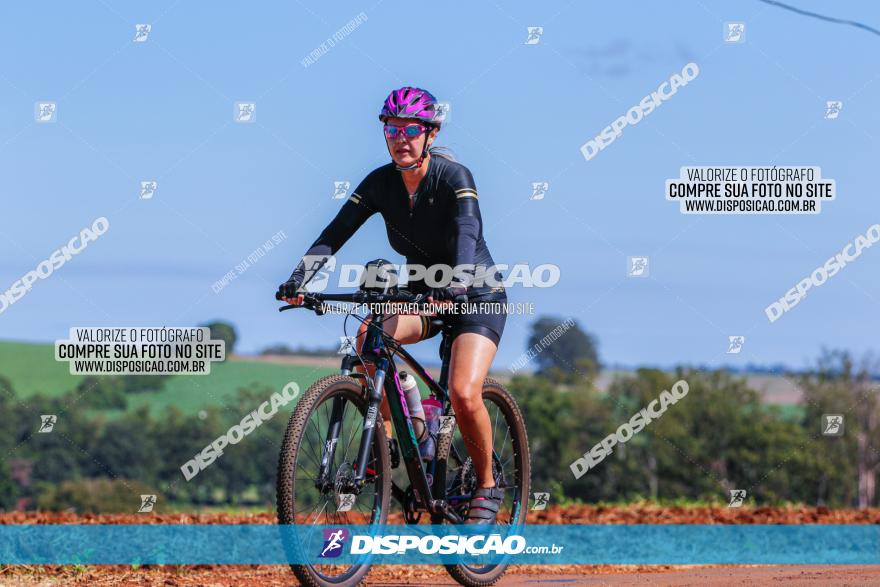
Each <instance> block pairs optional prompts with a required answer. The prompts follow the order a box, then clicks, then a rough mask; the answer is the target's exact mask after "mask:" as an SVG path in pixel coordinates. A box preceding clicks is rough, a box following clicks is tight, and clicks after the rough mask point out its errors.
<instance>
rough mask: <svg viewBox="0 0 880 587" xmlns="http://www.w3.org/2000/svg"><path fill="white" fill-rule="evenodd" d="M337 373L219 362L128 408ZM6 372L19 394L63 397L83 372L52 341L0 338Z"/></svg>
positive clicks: (157, 408) (193, 407)
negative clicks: (74, 370) (59, 356)
mask: <svg viewBox="0 0 880 587" xmlns="http://www.w3.org/2000/svg"><path fill="white" fill-rule="evenodd" d="M335 372H337V369H334V368H329V367H312V366H308V365H276V364H271V363H264V362H260V361H247V360H235V361H228V362H225V363H213V364H212V365H211V373H210V374H209V375H199V376H196V375H178V376H174V377H171V378H170V379H169V380H167V381H166V383H165V387H164V388H163V389H162V391H160V392H155V393H141V394H129V396H128V409H129V410H133V409H135V408H137V407H139V406H141V405H147V406H149V407H150V412H151V413H152V414H154V415H156V414H158V413H160V412H162V411H163V410H164V409H165V407H166V406H170V405H174V406H177V407H178V408H180V409H181V410H182V411H184V412H185V413H193V412H195V411H197V410H199V409H201V408H206V407H208V406H212V405H215V406H216V405H222V404H224V403H226V402H227V401H230V400H232V399H234V398H235V395H236V392H237V390H238V389H239V388H242V387H249V386H252V385H253V384H258V385H264V386H269V387H270V388H272V389H274V390H280V389H281V388H282V387H283V386H284V385H285V384H287V383H288V382H290V381H295V382H296V383H297V384H298V385H299V386H300V388H301V389H303V391H304V390H305V389H306V388H307V387H308V386H309V385H311V384H312V382H314V381H315V380H316V379H318V378H319V377H323V376H324V375H329V374H331V373H335ZM0 375H2V376H4V377H6V378H8V379H9V380H10V381H11V382H12V386H13V388H14V389H15V392H16V395H18V397H19V398H22V399H24V398H27V397H30V396H32V395H34V394H36V393H42V394H45V395H49V396H59V395H62V394H64V393H66V392H68V391H71V390H73V389H75V388H76V386H77V384H78V383H79V382H80V381H81V380H82V379H83V376H82V375H71V374H70V372H69V367H68V363H67V362H58V361H56V360H55V348H54V346H53V345H51V344H34V343H21V342H0Z"/></svg>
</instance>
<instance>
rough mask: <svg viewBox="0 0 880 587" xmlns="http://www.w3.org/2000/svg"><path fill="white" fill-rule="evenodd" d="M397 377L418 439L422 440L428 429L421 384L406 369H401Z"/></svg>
mask: <svg viewBox="0 0 880 587" xmlns="http://www.w3.org/2000/svg"><path fill="white" fill-rule="evenodd" d="M397 378H398V379H399V380H400V389H401V390H402V391H403V395H404V396H405V397H406V407H407V409H408V410H409V418H410V420H412V427H413V431H414V432H415V433H416V440H418V441H419V442H421V441H422V440H424V438H425V437H426V436H427V430H426V428H425V410H424V409H423V408H422V395H421V393H420V392H419V384H418V382H417V381H416V378H415V377H413V376H412V375H410V374H409V373H407V372H406V371H401V372H400V374H399V375H398V376H397Z"/></svg>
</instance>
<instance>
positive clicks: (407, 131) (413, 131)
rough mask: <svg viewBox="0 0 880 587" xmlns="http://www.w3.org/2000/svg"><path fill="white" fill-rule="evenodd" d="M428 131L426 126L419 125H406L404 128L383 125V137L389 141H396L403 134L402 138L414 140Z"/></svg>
mask: <svg viewBox="0 0 880 587" xmlns="http://www.w3.org/2000/svg"><path fill="white" fill-rule="evenodd" d="M427 130H428V127H427V126H424V125H421V124H407V125H406V126H392V125H390V124H386V125H385V136H386V137H388V138H389V139H396V138H397V137H398V136H400V133H401V132H403V136H405V137H406V138H408V139H414V138H416V137H417V136H420V135H422V134H424V133H425V132H426V131H427Z"/></svg>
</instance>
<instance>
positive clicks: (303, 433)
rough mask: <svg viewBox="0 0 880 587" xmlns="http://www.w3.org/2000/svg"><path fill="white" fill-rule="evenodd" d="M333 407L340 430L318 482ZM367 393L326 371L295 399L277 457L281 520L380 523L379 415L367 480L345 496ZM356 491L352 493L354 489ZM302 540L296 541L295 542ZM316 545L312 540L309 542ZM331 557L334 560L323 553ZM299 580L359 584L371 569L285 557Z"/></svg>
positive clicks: (386, 493) (383, 458) (384, 510)
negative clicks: (290, 560)
mask: <svg viewBox="0 0 880 587" xmlns="http://www.w3.org/2000/svg"><path fill="white" fill-rule="evenodd" d="M334 406H335V407H336V412H337V414H340V415H341V416H340V418H339V423H340V428H339V433H338V435H337V442H336V443H335V450H334V452H333V461H332V462H331V463H330V468H329V475H328V476H327V477H326V478H325V480H324V482H322V483H319V479H318V478H319V469H320V463H321V460H322V457H323V451H324V450H326V449H327V448H328V447H327V446H326V444H328V443H327V442H326V441H327V433H328V430H329V429H330V425H331V423H332V421H333V418H332V417H331V416H332V414H333V413H334ZM366 411H367V400H366V398H365V397H364V391H363V388H362V387H361V385H360V383H358V382H357V381H356V380H354V379H352V378H351V377H347V376H343V375H331V376H328V377H324V378H322V379H319V380H318V381H316V382H315V383H314V384H313V385H312V386H311V387H310V388H309V389H308V391H306V393H305V394H304V395H303V397H302V399H301V400H300V401H299V403H298V404H297V406H296V409H295V410H294V412H293V414H292V415H291V416H290V421H289V422H288V424H287V431H286V433H285V435H284V442H283V444H282V446H281V455H280V458H279V462H278V488H277V489H278V491H277V500H278V504H277V505H278V523H279V524H318V525H348V524H371V525H375V524H384V523H385V521H386V520H387V518H388V502H389V499H390V497H391V457H390V454H389V452H388V441H387V440H386V439H385V427H384V426H383V425H382V417H381V416H378V415H377V417H376V423H375V434H374V436H373V440H374V442H373V447H372V451H371V453H370V458H369V459H368V461H367V463H368V464H367V479H366V483H365V485H364V486H363V488H362V489H361V491H360V493H358V494H356V495H355V496H354V500H353V502H352V501H350V500H349V499H348V498H341V499H340V498H339V497H338V496H339V495H346V494H348V491H350V489H346V488H347V487H351V485H350V480H351V479H352V478H353V475H354V468H353V465H356V464H357V451H358V447H359V446H360V439H361V436H362V434H363V425H364V415H365V414H366ZM352 495H354V494H352ZM302 547H305V545H297V548H302ZM310 548H311V549H314V548H315V546H314V545H310ZM328 560H332V559H328ZM290 566H291V569H293V572H294V574H295V575H296V577H297V578H298V579H299V580H300V582H302V584H303V585H310V586H312V587H331V586H333V587H349V586H352V585H357V584H359V583H360V582H361V581H362V580H363V579H364V577H366V576H367V573H369V572H370V565H369V564H353V565H333V564H328V565H313V564H291V565H290Z"/></svg>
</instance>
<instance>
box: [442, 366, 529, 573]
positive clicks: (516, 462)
mask: <svg viewBox="0 0 880 587" xmlns="http://www.w3.org/2000/svg"><path fill="white" fill-rule="evenodd" d="M483 403H484V404H485V405H486V409H487V410H488V412H489V419H490V421H491V422H492V448H493V451H492V472H493V475H494V477H495V484H496V485H497V486H498V487H500V488H502V489H503V490H504V499H503V501H502V503H501V508H500V509H499V511H498V517H497V520H496V523H497V524H498V525H510V526H519V525H521V524H523V523H525V519H526V514H527V510H528V499H529V487H530V483H531V467H530V460H529V441H528V436H527V434H526V426H525V422H524V421H523V417H522V413H521V412H520V410H519V406H518V405H517V403H516V400H514V399H513V396H511V395H510V393H509V392H508V391H507V390H506V389H504V387H503V386H502V385H501V384H500V383H498V382H497V381H495V380H494V379H491V378H487V379H486V380H485V382H484V383H483ZM437 459H438V462H437V465H438V467H446V493H447V495H446V499H447V500H448V502H449V504H450V506H451V507H452V508H453V509H454V510H455V511H456V512H457V513H458V514H459V516H461V518H462V519H464V518H465V517H466V516H467V510H468V502H469V501H470V497H471V495H472V494H473V492H474V491H475V489H476V487H477V476H476V472H475V470H474V467H473V461H472V459H471V457H470V456H469V455H468V451H467V447H466V444H465V441H464V439H463V438H462V436H461V432H460V431H459V429H458V427H457V426H456V427H455V429H454V430H453V433H452V434H444V435H442V436H441V437H440V440H439V442H438V445H437ZM445 522H446V520H445V519H444V518H443V517H442V516H435V517H434V518H433V519H432V523H434V524H443V523H445ZM446 570H447V571H448V572H449V574H450V575H451V576H452V577H453V578H454V579H455V580H456V581H458V582H459V583H461V584H462V585H467V586H469V587H480V586H485V585H492V584H494V583H495V582H496V581H498V579H500V578H501V576H502V575H503V574H504V572H505V571H506V570H507V565H506V564H487V565H465V564H457V565H446Z"/></svg>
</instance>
